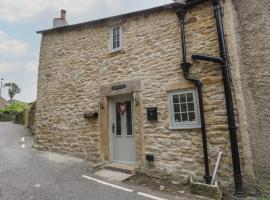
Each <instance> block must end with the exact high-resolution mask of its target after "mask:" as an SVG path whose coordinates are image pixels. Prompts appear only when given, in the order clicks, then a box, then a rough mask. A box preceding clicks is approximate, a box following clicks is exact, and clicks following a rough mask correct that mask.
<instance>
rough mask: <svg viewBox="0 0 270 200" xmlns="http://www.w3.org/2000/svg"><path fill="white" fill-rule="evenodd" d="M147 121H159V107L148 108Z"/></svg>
mask: <svg viewBox="0 0 270 200" xmlns="http://www.w3.org/2000/svg"><path fill="white" fill-rule="evenodd" d="M147 120H148V121H157V120H158V114H157V107H152V108H147Z"/></svg>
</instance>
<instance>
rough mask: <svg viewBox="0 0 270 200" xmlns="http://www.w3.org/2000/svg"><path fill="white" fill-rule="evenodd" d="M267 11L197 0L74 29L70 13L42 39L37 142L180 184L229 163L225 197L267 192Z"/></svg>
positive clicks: (222, 177)
mask: <svg viewBox="0 0 270 200" xmlns="http://www.w3.org/2000/svg"><path fill="white" fill-rule="evenodd" d="M220 4H221V6H222V9H221V8H220V7H219V6H220ZM267 7H268V9H267ZM257 8H258V9H257ZM259 10H260V11H259ZM268 11H269V6H267V1H266V0H263V1H262V3H255V2H254V1H252V0H245V1H244V0H239V1H232V0H226V1H220V2H219V1H218V0H213V1H210V0H187V1H185V2H184V1H183V2H182V1H181V2H179V3H172V4H168V5H164V6H159V7H155V8H150V9H146V10H141V11H137V12H133V13H127V14H123V15H118V16H113V17H108V18H104V19H98V20H94V21H89V22H85V23H80V24H74V25H67V22H66V19H65V11H62V12H61V18H57V23H55V24H56V25H55V27H54V28H52V29H48V30H43V31H39V32H38V33H41V34H42V41H41V50H40V64H39V76H38V97H37V103H36V124H35V127H36V129H35V134H36V142H37V143H38V144H39V145H41V146H42V147H44V148H45V149H50V150H55V151H58V152H63V153H69V154H73V155H75V156H78V157H82V158H85V159H87V160H91V161H95V162H124V163H131V164H136V166H138V171H139V172H141V173H145V174H147V175H149V176H155V177H164V178H165V177H166V178H169V179H176V180H180V179H185V178H186V177H188V176H190V175H197V176H205V175H206V178H209V177H207V176H208V175H211V174H212V172H213V166H214V164H215V161H216V158H217V154H218V152H219V151H222V152H223V157H222V161H221V164H220V167H219V171H218V176H219V179H218V180H219V181H220V183H221V185H222V186H230V185H233V183H235V186H236V191H237V192H239V193H240V192H241V191H242V181H243V185H244V188H252V187H253V186H258V187H257V189H258V188H259V189H262V190H263V191H269V190H270V188H269V187H270V186H269V184H268V185H267V183H269V180H270V179H269V178H267V177H269V174H270V167H269V160H270V159H269V155H270V153H269V152H270V148H269V145H267V144H268V143H269V141H270V139H269V130H270V129H269V127H270V125H269V124H270V123H269V112H268V110H269V109H268V107H269V103H268V102H267V101H268V99H269V97H270V94H269V90H268V89H267V87H268V85H269V84H268V82H269V80H270V79H269V78H267V77H269V76H268V75H269V70H268V71H267V63H269V56H267V53H269V45H268V46H267V45H266V44H267V41H268V44H269V35H268V34H269V27H270V26H269V20H268V18H267V17H266V18H265V16H267V13H268V15H269V12H268ZM254 12H255V13H257V12H259V13H260V15H259V16H258V15H256V14H254ZM222 16H223V23H224V32H225V34H224V32H223V26H222ZM249 17H251V18H250V19H249ZM263 19H265V20H263ZM249 20H251V21H249ZM250 22H252V23H251V24H250ZM267 24H268V26H267ZM263 25H265V26H263ZM260 28H262V30H260ZM253 31H254V32H253ZM267 33H268V34H267ZM267 35H268V36H267ZM257 45H258V46H257ZM265 45H266V46H265ZM263 50H265V51H263ZM258 55H259V56H258ZM263 55H264V56H263ZM192 58H193V59H192ZM229 68H230V72H229V70H228V69H229ZM232 103H233V106H234V107H233V106H232ZM228 124H229V126H228ZM237 140H238V141H237ZM232 161H233V162H232ZM208 163H209V164H208ZM207 166H209V171H210V172H209V173H208V172H207V171H208V169H207ZM240 167H241V171H240ZM241 176H242V177H241ZM233 180H234V181H233ZM263 185H266V186H265V188H261V187H260V186H263ZM228 188H230V187H228Z"/></svg>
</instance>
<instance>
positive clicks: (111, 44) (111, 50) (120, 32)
mask: <svg viewBox="0 0 270 200" xmlns="http://www.w3.org/2000/svg"><path fill="white" fill-rule="evenodd" d="M115 28H119V34H120V41H119V42H120V46H119V47H117V48H113V30H114V29H115ZM122 43H123V30H122V26H121V25H117V26H113V27H112V28H111V30H110V52H111V53H113V52H116V51H120V50H121V49H122Z"/></svg>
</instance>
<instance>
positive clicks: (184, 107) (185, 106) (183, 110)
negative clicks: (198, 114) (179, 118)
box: [181, 104, 187, 112]
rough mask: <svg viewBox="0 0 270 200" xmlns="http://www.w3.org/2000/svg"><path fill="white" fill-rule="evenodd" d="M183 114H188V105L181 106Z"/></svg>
mask: <svg viewBox="0 0 270 200" xmlns="http://www.w3.org/2000/svg"><path fill="white" fill-rule="evenodd" d="M181 112H187V105H186V104H181Z"/></svg>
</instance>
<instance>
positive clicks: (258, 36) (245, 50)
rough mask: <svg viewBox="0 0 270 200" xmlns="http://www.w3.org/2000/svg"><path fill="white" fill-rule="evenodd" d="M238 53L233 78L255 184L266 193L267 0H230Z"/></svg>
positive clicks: (269, 173) (269, 174)
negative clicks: (242, 111)
mask: <svg viewBox="0 0 270 200" xmlns="http://www.w3.org/2000/svg"><path fill="white" fill-rule="evenodd" d="M232 8H233V9H232V10H233V12H234V13H233V14H234V17H235V19H236V20H235V24H236V26H235V28H236V38H237V44H238V48H237V50H238V53H239V63H240V65H239V72H240V74H241V76H240V77H238V80H237V81H240V82H241V85H240V88H241V90H242V91H243V94H244V95H243V98H242V103H243V105H244V107H245V108H246V119H245V124H244V126H246V130H247V131H248V135H249V139H250V143H249V146H250V149H251V153H248V154H250V155H248V156H249V157H252V159H250V160H253V161H254V162H248V163H247V166H250V167H253V166H254V171H255V179H256V182H257V186H258V187H257V188H258V189H259V190H261V191H263V192H268V193H270V168H269V166H270V159H269V155H270V146H269V142H270V136H269V132H270V123H269V119H270V116H269V110H270V104H269V98H270V90H269V88H268V87H269V84H270V79H269V77H270V71H269V63H270V57H269V53H270V47H269V43H270V40H269V39H270V37H269V35H270V6H269V1H268V0H261V1H253V0H238V1H233V7H232Z"/></svg>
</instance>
